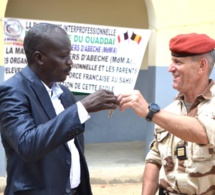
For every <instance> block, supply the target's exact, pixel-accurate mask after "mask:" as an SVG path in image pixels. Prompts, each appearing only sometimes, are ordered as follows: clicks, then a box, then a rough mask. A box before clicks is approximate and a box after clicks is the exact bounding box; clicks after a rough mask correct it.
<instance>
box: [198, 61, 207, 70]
mask: <svg viewBox="0 0 215 195" xmlns="http://www.w3.org/2000/svg"><path fill="white" fill-rule="evenodd" d="M207 64H208V61H207V60H206V59H205V58H201V59H200V64H199V70H200V71H201V72H203V71H205V70H206V68H207Z"/></svg>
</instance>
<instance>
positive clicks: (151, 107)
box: [146, 103, 160, 122]
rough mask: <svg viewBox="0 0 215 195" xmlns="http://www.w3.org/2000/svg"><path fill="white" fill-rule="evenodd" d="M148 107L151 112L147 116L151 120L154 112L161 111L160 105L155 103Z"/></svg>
mask: <svg viewBox="0 0 215 195" xmlns="http://www.w3.org/2000/svg"><path fill="white" fill-rule="evenodd" d="M148 108H149V113H148V115H147V116H146V120H147V121H149V122H151V121H152V118H153V116H154V114H155V113H157V112H159V111H160V107H159V106H158V105H157V104H155V103H150V104H149V107H148Z"/></svg>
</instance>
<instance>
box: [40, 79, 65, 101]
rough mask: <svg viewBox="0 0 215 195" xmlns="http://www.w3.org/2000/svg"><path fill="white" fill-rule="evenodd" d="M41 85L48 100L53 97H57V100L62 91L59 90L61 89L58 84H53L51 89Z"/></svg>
mask: <svg viewBox="0 0 215 195" xmlns="http://www.w3.org/2000/svg"><path fill="white" fill-rule="evenodd" d="M41 82H42V81H41ZM42 83H43V85H44V86H45V88H46V90H47V92H48V94H49V96H50V98H51V97H53V96H57V97H58V98H59V97H60V95H61V94H62V93H63V90H62V89H61V87H60V85H59V84H58V83H53V84H52V86H51V88H49V87H48V86H47V85H46V84H45V83H44V82H42Z"/></svg>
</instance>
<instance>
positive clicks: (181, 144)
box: [146, 81, 215, 195]
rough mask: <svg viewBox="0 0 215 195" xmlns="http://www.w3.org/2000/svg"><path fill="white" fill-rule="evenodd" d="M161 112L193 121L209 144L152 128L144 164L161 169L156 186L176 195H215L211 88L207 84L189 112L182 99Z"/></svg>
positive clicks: (214, 103) (214, 105)
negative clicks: (164, 111) (199, 126)
mask: <svg viewBox="0 0 215 195" xmlns="http://www.w3.org/2000/svg"><path fill="white" fill-rule="evenodd" d="M165 110H167V111H169V112H172V113H175V114H178V115H188V116H192V117H196V118H197V119H198V120H199V122H200V123H201V124H202V126H203V127H204V128H205V131H206V133H207V135H208V140H209V144H207V145H199V144H196V143H192V142H188V141H184V140H181V139H180V138H178V137H176V136H174V135H172V134H170V133H169V132H168V131H166V130H165V129H162V128H161V127H159V126H155V131H154V134H155V139H154V140H153V141H152V143H151V145H150V151H149V153H148V154H147V156H146V163H155V164H157V165H158V166H160V167H161V169H160V175H159V183H160V185H161V186H162V187H163V188H164V189H166V190H168V191H169V192H172V193H178V194H204V195H211V194H215V85H214V82H213V81H211V82H210V84H209V86H208V88H207V89H206V90H205V91H204V93H203V94H201V95H200V96H198V97H197V98H196V100H195V101H194V103H193V104H192V106H191V108H190V110H189V112H187V110H186V107H185V105H184V102H183V95H182V94H179V95H178V96H177V98H176V99H175V100H174V102H173V103H171V104H170V105H169V106H167V107H166V108H165Z"/></svg>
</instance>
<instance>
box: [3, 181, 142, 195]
mask: <svg viewBox="0 0 215 195" xmlns="http://www.w3.org/2000/svg"><path fill="white" fill-rule="evenodd" d="M92 191H93V195H140V194H141V183H134V184H133V183H126V184H125V183H124V184H97V185H95V184H93V185H92ZM0 195H3V193H1V192H0Z"/></svg>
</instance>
